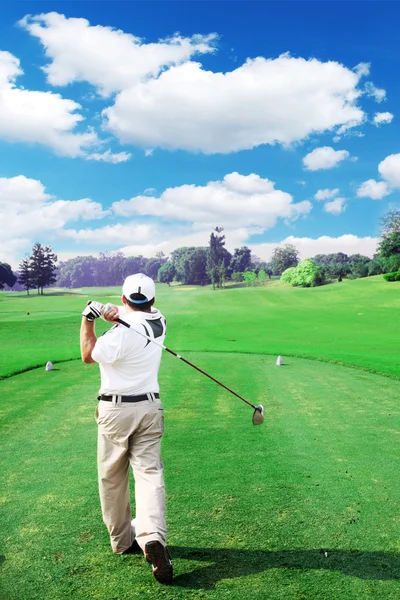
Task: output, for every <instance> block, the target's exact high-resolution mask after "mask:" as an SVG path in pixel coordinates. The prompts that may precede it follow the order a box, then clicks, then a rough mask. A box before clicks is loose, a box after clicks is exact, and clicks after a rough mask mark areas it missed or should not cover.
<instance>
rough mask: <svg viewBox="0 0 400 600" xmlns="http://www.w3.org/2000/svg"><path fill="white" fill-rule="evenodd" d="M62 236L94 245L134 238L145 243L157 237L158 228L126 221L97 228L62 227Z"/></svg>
mask: <svg viewBox="0 0 400 600" xmlns="http://www.w3.org/2000/svg"><path fill="white" fill-rule="evenodd" d="M60 236H61V237H63V238H69V239H72V240H75V241H76V242H85V243H88V242H90V243H92V244H93V243H94V244H96V245H100V246H102V245H104V244H106V245H108V244H118V245H120V244H124V243H127V242H130V241H131V240H135V242H136V243H137V244H138V245H139V244H146V243H148V242H149V241H151V240H153V239H154V238H157V237H158V230H157V228H156V227H154V226H153V225H149V224H139V225H138V224H137V223H128V224H126V225H121V224H120V223H117V224H116V225H106V226H105V227H99V228H98V229H80V230H75V229H64V230H63V231H62V232H60Z"/></svg>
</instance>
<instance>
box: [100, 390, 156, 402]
mask: <svg viewBox="0 0 400 600" xmlns="http://www.w3.org/2000/svg"><path fill="white" fill-rule="evenodd" d="M159 397H160V394H159V393H158V392H149V393H148V394H140V395H139V396H120V395H119V394H114V395H113V396H104V395H103V394H101V395H100V396H98V397H97V400H105V401H106V402H112V401H113V398H117V399H118V398H121V402H144V400H153V398H157V399H158V398H159Z"/></svg>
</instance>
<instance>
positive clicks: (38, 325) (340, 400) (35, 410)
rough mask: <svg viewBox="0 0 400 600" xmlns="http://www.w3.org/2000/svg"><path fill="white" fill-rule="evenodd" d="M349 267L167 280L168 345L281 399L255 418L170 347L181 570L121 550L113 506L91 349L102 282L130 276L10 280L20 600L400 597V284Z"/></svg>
mask: <svg viewBox="0 0 400 600" xmlns="http://www.w3.org/2000/svg"><path fill="white" fill-rule="evenodd" d="M343 284H344V285H342V284H335V285H333V286H324V287H323V288H318V289H316V290H296V289H294V288H287V287H285V286H281V285H280V284H279V283H275V282H273V283H270V284H268V285H267V286H265V287H264V288H255V289H246V288H234V289H226V290H218V291H216V292H212V290H210V289H209V288H194V289H188V288H186V287H184V286H182V287H175V288H168V287H167V286H158V290H157V298H158V300H157V305H158V306H159V307H160V308H161V309H162V310H163V312H164V313H165V314H166V316H167V318H168V325H169V333H168V338H167V345H168V346H170V347H171V348H173V349H174V350H176V351H178V352H180V353H182V354H183V355H184V356H185V357H187V358H188V359H189V360H192V361H193V362H194V363H195V364H197V365H198V366H200V367H201V368H203V369H205V370H206V371H208V372H210V373H211V374H212V375H214V376H215V377H217V378H219V379H221V380H222V381H223V382H224V383H226V384H227V385H228V386H230V387H232V388H233V389H234V390H235V391H237V392H238V393H239V394H242V395H243V396H244V397H246V398H248V399H249V400H250V401H251V402H253V403H255V404H258V403H262V404H264V406H265V409H266V420H265V423H264V424H263V425H262V426H260V427H253V426H252V424H251V415H252V411H251V409H250V408H249V407H247V406H246V405H245V404H243V403H242V402H240V400H238V399H237V398H235V397H234V396H232V395H231V394H229V393H228V392H226V391H225V390H223V389H222V388H220V387H218V386H216V385H215V384H214V383H212V382H210V381H209V380H207V379H206V378H205V377H204V376H202V375H201V374H199V373H197V372H196V371H194V370H192V369H190V368H189V367H188V366H186V365H184V364H182V363H181V362H180V361H178V360H176V359H174V358H173V357H171V356H169V355H164V357H163V361H162V367H161V373H160V383H161V388H162V397H163V402H164V405H165V413H166V433H165V437H164V442H163V458H164V462H165V467H166V484H167V493H168V498H167V502H168V529H169V540H168V541H169V545H170V548H171V553H172V555H173V559H174V568H175V574H176V577H175V580H174V584H173V586H172V587H169V588H165V587H161V586H159V585H158V584H157V583H156V582H155V581H154V580H153V578H152V576H151V570H150V567H149V566H148V565H147V564H146V563H145V562H144V560H143V558H142V557H140V556H114V555H113V554H112V553H111V550H110V548H109V542H108V535H107V532H106V529H105V527H104V525H103V523H102V521H101V515H100V509H99V501H98V494H97V481H96V456H95V455H96V423H95V421H94V419H93V413H94V410H95V406H96V399H95V398H96V395H97V389H98V383H99V377H98V369H97V367H96V366H95V365H83V364H82V363H81V362H80V361H79V360H75V359H76V358H78V356H79V324H80V314H79V313H80V311H81V310H82V308H83V307H84V305H85V303H86V301H87V299H88V298H89V297H90V298H93V299H99V300H102V301H112V302H118V296H119V289H118V288H115V289H114V288H109V289H95V290H93V289H90V290H76V291H75V293H73V294H72V295H68V296H66V295H63V293H62V292H57V293H56V294H54V295H48V296H45V297H41V298H38V297H35V296H32V297H30V298H26V297H24V296H23V295H15V296H13V295H12V294H11V295H2V296H1V309H2V310H1V313H0V341H1V343H2V348H3V350H4V353H2V361H3V362H2V364H1V373H2V374H3V376H5V377H6V378H5V379H4V380H3V381H2V382H0V390H1V397H2V401H1V405H0V406H1V410H0V436H1V437H0V439H1V454H0V456H1V459H2V468H1V470H0V598H1V599H2V600H3V599H4V600H25V599H26V600H29V599H31V598H37V599H42V598H51V599H53V598H54V599H62V598H72V597H74V598H81V599H82V600H86V599H91V598H98V599H101V600H112V599H115V600H116V599H118V600H125V599H128V598H129V599H130V598H134V599H135V598H137V599H139V598H140V599H142V598H154V599H158V598H168V599H174V598H193V599H194V598H210V599H212V600H214V599H215V600H222V599H225V598H226V599H228V598H238V599H239V598H240V599H241V600H243V599H245V598H246V599H247V598H249V599H257V600H258V599H260V598H268V600H286V599H287V600H293V599H295V600H297V599H302V600H316V599H318V600H337V599H345V600H353V599H354V600H356V599H357V600H359V599H361V598H362V599H364V598H366V599H371V600H372V599H375V598H381V599H382V600H386V599H396V600H398V598H399V597H400V596H399V583H400V582H399V580H400V555H399V551H400V541H399V540H400V516H399V515H400V510H399V506H400V505H399V497H400V482H399V479H398V477H397V475H396V474H397V473H398V472H399V467H400V464H399V463H400V452H399V450H400V440H399V437H400V420H399V416H400V411H399V406H398V398H399V393H400V381H398V380H397V379H396V378H398V377H400V367H399V363H398V347H399V343H398V339H399V335H398V334H399V326H398V319H397V313H398V308H399V304H400V300H399V296H400V285H397V284H387V283H386V282H384V281H383V280H382V279H381V278H370V279H369V280H366V281H363V280H360V281H354V282H343ZM368 286H369V287H368ZM26 311H29V312H30V315H26ZM24 313H25V314H24ZM359 313H360V314H359ZM356 316H357V317H359V319H360V320H358V319H356ZM362 317H365V319H364V321H361V318H362ZM361 323H362V326H361ZM106 327H107V325H106V324H105V323H99V324H98V325H97V329H98V331H99V332H100V331H102V330H104V328H106ZM196 346H197V348H196ZM194 350H196V351H194ZM277 354H282V355H283V356H284V366H283V367H276V366H275V358H276V355H277ZM291 354H292V355H297V356H308V357H311V358H314V359H318V358H320V359H322V360H323V361H325V362H320V361H317V360H305V359H304V358H294V357H290V355H291ZM47 360H53V361H55V363H56V364H55V370H53V371H51V372H45V371H44V364H45V363H46V361H47ZM57 361H69V362H57ZM329 361H331V362H334V361H336V362H338V363H348V364H350V365H352V366H355V367H356V369H354V368H346V367H343V366H340V365H338V364H331V363H330V362H329ZM35 365H40V368H39V369H33V370H29V371H26V372H23V373H21V374H18V375H15V376H10V375H11V374H12V373H15V372H18V371H24V370H26V369H31V368H32V367H33V366H35ZM368 370H370V371H371V372H368ZM373 370H375V371H378V372H381V373H384V374H385V376H384V377H383V376H379V375H376V374H373V373H372V371H373Z"/></svg>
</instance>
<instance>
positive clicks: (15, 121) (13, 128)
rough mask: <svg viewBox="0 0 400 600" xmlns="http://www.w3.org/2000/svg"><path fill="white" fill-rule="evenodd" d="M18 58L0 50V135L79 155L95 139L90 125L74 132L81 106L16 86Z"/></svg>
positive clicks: (67, 154) (68, 154)
mask: <svg viewBox="0 0 400 600" xmlns="http://www.w3.org/2000/svg"><path fill="white" fill-rule="evenodd" d="M22 74H23V71H22V69H21V67H20V62H19V60H18V59H17V58H16V57H15V56H13V55H12V54H10V53H9V52H3V51H0V137H1V138H3V139H6V140H8V141H11V142H28V143H38V144H43V145H45V146H48V147H50V148H52V149H53V150H55V151H56V152H57V153H59V154H63V155H65V156H71V157H76V156H82V155H83V154H84V153H85V151H86V149H87V148H90V147H92V146H93V145H95V144H97V143H98V139H97V135H96V134H95V133H94V132H93V131H92V130H90V129H87V130H86V131H84V132H79V133H78V132H76V127H77V125H78V124H80V123H81V122H82V121H83V120H84V119H83V117H82V115H81V114H79V113H78V112H77V111H78V110H80V109H81V108H82V107H81V105H80V104H78V103H77V102H74V101H73V100H68V99H65V98H62V97H61V96H60V95H59V94H53V93H52V92H39V91H33V90H26V89H24V88H22V87H17V86H16V79H17V77H18V76H20V75H22Z"/></svg>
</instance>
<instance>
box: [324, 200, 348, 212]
mask: <svg viewBox="0 0 400 600" xmlns="http://www.w3.org/2000/svg"><path fill="white" fill-rule="evenodd" d="M345 210H346V198H335V200H331V201H329V202H325V204H324V211H325V212H327V213H329V214H331V215H340V214H341V213H342V212H344V211H345Z"/></svg>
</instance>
